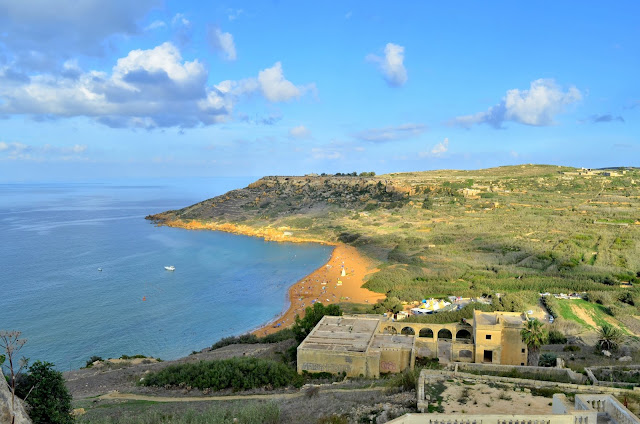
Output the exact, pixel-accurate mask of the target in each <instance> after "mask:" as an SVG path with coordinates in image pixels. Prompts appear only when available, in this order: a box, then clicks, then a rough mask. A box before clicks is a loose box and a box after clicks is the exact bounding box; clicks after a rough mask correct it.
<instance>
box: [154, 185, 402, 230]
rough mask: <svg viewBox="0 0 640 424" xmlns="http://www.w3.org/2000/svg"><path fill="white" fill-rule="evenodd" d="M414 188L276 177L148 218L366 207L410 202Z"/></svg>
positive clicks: (224, 218)
mask: <svg viewBox="0 0 640 424" xmlns="http://www.w3.org/2000/svg"><path fill="white" fill-rule="evenodd" d="M411 194H412V188H411V186H410V185H408V184H404V183H402V182H398V181H394V180H388V179H384V178H375V177H345V176H339V177H336V176H304V177H286V176H282V177H280V176H271V177H264V178H261V179H259V180H258V181H255V182H253V183H251V184H249V186H247V187H246V188H242V189H239V190H233V191H230V192H228V193H225V194H223V195H221V196H218V197H214V198H212V199H208V200H205V201H203V202H200V203H197V204H195V205H192V206H189V207H186V208H184V209H180V210H177V211H168V212H164V213H161V214H157V215H151V216H148V217H147V219H151V220H155V221H159V222H167V221H173V220H182V221H187V220H197V221H215V222H218V223H220V222H235V223H239V222H242V221H244V220H247V219H252V218H260V217H264V218H275V217H280V216H287V215H294V214H308V213H311V214H312V213H319V212H323V211H325V210H327V209H330V208H335V207H339V208H346V209H354V208H362V207H364V206H366V205H367V204H369V203H373V204H376V205H378V204H381V206H382V205H388V204H391V203H394V202H395V203H398V202H406V201H408V198H409V196H410V195H411Z"/></svg>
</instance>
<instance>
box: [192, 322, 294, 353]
mask: <svg viewBox="0 0 640 424" xmlns="http://www.w3.org/2000/svg"><path fill="white" fill-rule="evenodd" d="M294 337H295V336H294V334H293V330H291V329H290V328H283V329H282V330H280V331H277V332H275V333H272V334H267V335H266V336H264V337H257V336H256V335H255V334H243V335H241V336H230V337H225V338H223V339H220V340H218V341H217V342H215V343H214V344H213V345H212V346H211V349H212V350H216V349H220V348H221V347H225V346H229V345H233V344H256V343H279V342H281V341H284V340H288V339H293V338H294ZM194 353H199V352H194Z"/></svg>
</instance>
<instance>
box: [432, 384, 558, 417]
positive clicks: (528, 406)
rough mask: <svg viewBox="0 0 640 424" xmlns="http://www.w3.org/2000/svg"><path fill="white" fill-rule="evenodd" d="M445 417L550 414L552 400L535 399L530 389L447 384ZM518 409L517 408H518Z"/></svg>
mask: <svg viewBox="0 0 640 424" xmlns="http://www.w3.org/2000/svg"><path fill="white" fill-rule="evenodd" d="M442 397H443V401H442V406H443V407H444V412H445V413H453V412H465V413H468V414H513V413H516V412H517V413H521V414H550V413H551V406H550V403H551V399H549V398H547V397H542V396H534V395H532V394H531V390H529V389H526V388H525V389H524V390H522V389H520V388H516V390H514V389H513V388H511V387H509V388H498V387H491V386H489V385H487V384H484V383H477V384H475V385H467V384H463V383H448V386H447V389H446V390H445V391H444V392H443V393H442ZM516 405H517V406H516Z"/></svg>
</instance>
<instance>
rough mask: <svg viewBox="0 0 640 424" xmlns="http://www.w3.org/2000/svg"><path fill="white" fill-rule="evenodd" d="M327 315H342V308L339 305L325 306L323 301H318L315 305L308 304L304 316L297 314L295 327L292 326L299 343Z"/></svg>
mask: <svg viewBox="0 0 640 424" xmlns="http://www.w3.org/2000/svg"><path fill="white" fill-rule="evenodd" d="M325 315H333V316H340V315H342V310H341V309H340V306H338V305H329V306H324V305H323V304H322V303H320V302H316V303H314V305H313V307H311V306H307V308H306V309H305V315H304V318H300V317H299V316H298V315H296V321H295V323H294V324H293V327H291V331H293V334H294V336H295V338H296V340H297V341H298V343H301V342H302V341H303V340H304V339H305V337H307V335H308V334H309V333H310V332H311V330H313V327H315V326H316V324H317V323H319V322H320V320H321V319H322V317H323V316H325Z"/></svg>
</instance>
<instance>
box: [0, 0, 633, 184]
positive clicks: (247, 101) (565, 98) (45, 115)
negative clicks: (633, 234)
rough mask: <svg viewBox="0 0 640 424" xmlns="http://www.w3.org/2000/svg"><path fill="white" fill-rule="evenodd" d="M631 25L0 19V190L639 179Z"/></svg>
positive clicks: (442, 15) (355, 7)
mask: <svg viewBox="0 0 640 424" xmlns="http://www.w3.org/2000/svg"><path fill="white" fill-rule="evenodd" d="M638 16H640V3H639V2H637V1H635V0H629V1H611V2H596V1H584V0H581V1H569V0H567V1H561V2H558V1H550V0H549V1H544V0H541V1H533V2H512V1H483V2H478V1H471V0H470V1H446V2H445V1H424V2H413V1H407V2H388V1H371V0H370V1H366V2H362V1H285V0H276V1H266V0H265V1H226V2H225V1H208V2H204V1H194V0H191V1H172V0H165V1H162V0H136V1H130V0H127V1H121V0H110V1H98V0H56V1H53V0H23V1H15V0H0V181H3V182H11V181H48V180H56V181H64V180H87V179H106V178H114V177H120V178H138V177H181V176H186V177H200V176H201V177H210V176H262V175H299V174H306V173H311V172H315V173H321V172H327V173H334V172H353V171H356V172H363V171H374V172H376V173H378V174H381V173H388V172H402V171H422V170H432V169H478V168H486V167H492V166H501V165H513V164H521V163H539V164H556V165H569V166H577V167H580V166H584V167H594V168H595V167H606V166H640V161H639V159H640V83H639V82H638V79H639V76H640V20H639V19H638Z"/></svg>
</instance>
